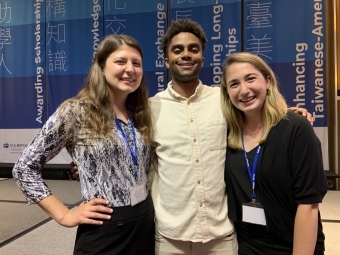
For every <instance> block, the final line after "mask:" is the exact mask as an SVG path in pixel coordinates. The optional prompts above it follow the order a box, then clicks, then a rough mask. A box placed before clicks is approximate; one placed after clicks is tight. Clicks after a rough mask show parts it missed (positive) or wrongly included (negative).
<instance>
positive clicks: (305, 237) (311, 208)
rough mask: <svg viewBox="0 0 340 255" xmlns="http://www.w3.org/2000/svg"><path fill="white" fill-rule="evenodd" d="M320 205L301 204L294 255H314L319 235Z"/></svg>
mask: <svg viewBox="0 0 340 255" xmlns="http://www.w3.org/2000/svg"><path fill="white" fill-rule="evenodd" d="M318 211H319V204H299V205H298V208H297V211H296V215H295V222H294V243H293V255H300V254H301V255H313V254H314V250H315V244H316V237H317V233H318Z"/></svg>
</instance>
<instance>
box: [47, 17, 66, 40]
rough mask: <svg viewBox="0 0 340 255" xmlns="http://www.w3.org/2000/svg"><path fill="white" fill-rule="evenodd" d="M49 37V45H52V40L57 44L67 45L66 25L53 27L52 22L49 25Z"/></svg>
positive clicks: (61, 24)
mask: <svg viewBox="0 0 340 255" xmlns="http://www.w3.org/2000/svg"><path fill="white" fill-rule="evenodd" d="M47 35H48V36H49V38H48V41H47V45H48V44H50V42H51V39H53V40H54V41H55V42H57V43H58V44H59V43H65V42H66V41H65V37H66V36H65V24H63V23H60V24H58V25H57V26H52V25H51V24H50V22H48V23H47Z"/></svg>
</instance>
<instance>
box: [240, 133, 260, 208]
mask: <svg viewBox="0 0 340 255" xmlns="http://www.w3.org/2000/svg"><path fill="white" fill-rule="evenodd" d="M242 147H243V151H244V159H245V160H246V165H247V170H248V175H249V178H250V183H251V188H252V190H253V194H252V196H251V198H252V200H253V202H255V199H256V193H255V177H256V168H257V160H258V159H259V155H260V150H261V145H260V144H259V145H258V146H257V150H256V154H255V158H254V162H253V169H250V165H249V160H248V157H247V153H246V150H245V149H244V141H243V134H242Z"/></svg>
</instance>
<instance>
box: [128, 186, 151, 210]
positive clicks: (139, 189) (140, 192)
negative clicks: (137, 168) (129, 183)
mask: <svg viewBox="0 0 340 255" xmlns="http://www.w3.org/2000/svg"><path fill="white" fill-rule="evenodd" d="M146 196H147V195H146V190H145V186H144V185H143V184H139V185H136V186H133V187H130V198H131V206H134V205H136V204H138V203H140V202H142V201H144V200H145V199H146Z"/></svg>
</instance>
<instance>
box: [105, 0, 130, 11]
mask: <svg viewBox="0 0 340 255" xmlns="http://www.w3.org/2000/svg"><path fill="white" fill-rule="evenodd" d="M114 1H115V7H114V8H115V10H125V9H126V1H125V0H114ZM110 8H111V0H107V9H108V10H110Z"/></svg>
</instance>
